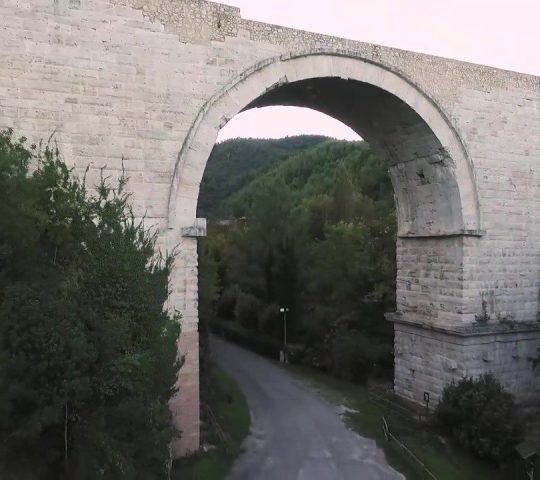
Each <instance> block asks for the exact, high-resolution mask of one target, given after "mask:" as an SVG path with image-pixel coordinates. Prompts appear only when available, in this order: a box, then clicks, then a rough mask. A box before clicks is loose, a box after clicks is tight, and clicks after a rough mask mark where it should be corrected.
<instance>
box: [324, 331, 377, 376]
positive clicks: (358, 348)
mask: <svg viewBox="0 0 540 480" xmlns="http://www.w3.org/2000/svg"><path fill="white" fill-rule="evenodd" d="M331 356H332V374H333V375H335V376H338V377H341V378H345V379H347V380H352V381H354V382H361V383H363V382H365V381H366V380H367V379H368V377H369V375H370V373H371V372H372V370H373V367H374V363H375V358H376V355H375V352H374V348H373V345H372V342H371V340H370V339H369V338H368V337H366V336H365V335H363V334H362V333H360V332H355V331H342V332H338V333H337V334H336V337H335V338H334V341H333V342H332V347H331Z"/></svg>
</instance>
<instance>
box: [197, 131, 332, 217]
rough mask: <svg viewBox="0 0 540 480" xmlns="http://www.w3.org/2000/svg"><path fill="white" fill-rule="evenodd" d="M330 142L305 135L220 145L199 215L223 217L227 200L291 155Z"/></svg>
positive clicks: (204, 182) (208, 173) (203, 186)
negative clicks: (224, 202) (222, 206)
mask: <svg viewBox="0 0 540 480" xmlns="http://www.w3.org/2000/svg"><path fill="white" fill-rule="evenodd" d="M327 140H328V138H327V137H323V136H316V135H302V136H297V137H287V138H281V139H277V140H274V139H270V140H262V139H252V138H249V139H245V138H238V139H233V140H227V141H225V142H223V143H218V144H217V145H216V146H215V147H214V149H213V151H212V154H211V155H210V158H209V159H208V164H207V165H206V171H205V173H204V177H203V180H202V183H201V192H200V196H199V205H198V209H197V210H198V213H197V214H198V215H199V216H201V217H208V218H216V217H218V216H220V215H221V214H222V212H221V205H222V203H223V200H224V199H225V198H227V197H228V196H230V195H231V194H232V193H234V192H236V191H238V190H240V189H241V188H242V187H244V186H245V185H247V184H248V183H249V182H250V181H251V180H252V179H254V178H255V177H256V176H258V175H260V174H261V173H263V172H265V171H267V170H268V169H269V168H271V167H272V166H274V165H276V164H278V163H280V162H281V161H283V160H284V159H285V158H287V157H288V156H289V155H291V154H293V153H297V152H299V151H303V150H305V149H307V148H310V147H313V146H315V145H317V144H320V143H322V142H325V141H327Z"/></svg>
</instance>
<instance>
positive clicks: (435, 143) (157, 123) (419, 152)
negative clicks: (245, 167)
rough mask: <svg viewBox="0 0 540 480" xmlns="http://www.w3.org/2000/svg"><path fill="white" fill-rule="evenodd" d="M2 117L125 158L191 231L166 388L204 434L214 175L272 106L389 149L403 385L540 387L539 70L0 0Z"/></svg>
mask: <svg viewBox="0 0 540 480" xmlns="http://www.w3.org/2000/svg"><path fill="white" fill-rule="evenodd" d="M0 46H1V48H0V127H6V126H9V127H13V128H14V129H15V131H16V132H17V133H18V134H19V133H20V134H24V135H26V136H27V137H28V138H30V139H32V140H33V141H37V140H39V139H42V138H47V137H49V136H50V135H51V132H53V131H54V132H56V139H57V141H58V142H59V144H60V146H61V150H62V152H63V154H64V155H65V157H66V159H67V160H69V161H72V162H74V165H75V167H76V169H78V170H79V169H80V170H83V169H84V168H85V167H86V166H87V165H88V164H90V165H91V166H92V169H91V170H90V172H89V175H88V180H89V182H93V181H97V178H98V175H99V168H100V167H102V166H106V167H107V169H108V170H109V172H110V173H111V174H112V175H113V176H114V175H117V174H119V172H120V171H121V165H122V157H123V158H124V165H125V168H126V170H127V172H128V175H129V177H130V182H129V188H130V190H131V191H132V192H133V202H134V208H135V212H136V214H137V215H139V216H141V217H142V216H143V215H145V216H146V219H147V220H146V221H147V223H150V224H151V225H153V226H155V227H156V228H157V229H158V231H159V235H160V237H159V238H160V247H163V248H168V249H172V248H173V247H174V246H175V245H179V246H180V252H181V255H180V257H179V258H178V260H177V263H176V266H175V269H174V272H173V274H172V278H171V289H172V293H171V296H170V299H169V304H170V305H169V306H170V307H171V308H177V309H179V310H180V311H181V312H182V313H183V326H182V335H181V338H180V340H179V347H180V351H181V352H182V353H183V354H185V355H186V364H185V365H184V367H183V369H182V372H181V375H180V378H179V383H180V394H179V396H178V398H175V399H173V400H172V401H171V409H172V411H173V414H174V417H175V421H176V423H177V424H178V426H179V427H180V428H181V429H182V431H183V437H182V440H181V441H179V442H178V444H177V445H175V450H176V453H177V454H179V453H181V452H185V451H189V450H194V449H196V448H197V447H198V446H199V389H198V385H199V377H198V375H199V371H198V369H199V366H198V333H197V251H196V245H197V239H196V237H197V235H199V234H201V233H202V232H204V222H203V221H202V220H197V218H196V207H197V198H198V194H199V185H200V182H201V178H202V175H203V173H204V169H205V164H206V161H207V159H208V156H209V154H210V151H211V150H212V147H213V145H214V142H215V139H216V136H217V134H218V131H219V129H220V128H221V127H222V126H223V125H225V124H226V123H227V121H228V120H229V119H231V118H232V117H233V116H234V115H235V114H237V113H238V112H240V111H242V110H244V109H247V108H252V107H259V106H263V105H298V106H304V107H310V108H314V109H316V110H319V111H322V112H324V113H327V114H329V115H331V116H333V117H334V118H336V119H338V120H341V121H342V122H344V123H345V124H347V125H349V126H350V127H351V128H353V129H354V130H355V131H357V132H358V133H359V134H360V135H361V136H362V137H363V138H365V139H366V140H367V141H368V142H369V143H370V144H371V145H372V147H373V148H374V149H376V150H377V151H378V152H379V154H380V155H381V156H382V157H383V158H385V159H386V160H387V162H388V168H389V170H390V173H391V177H392V181H393V185H394V189H395V197H396V204H397V210H398V222H399V225H398V227H399V238H398V240H397V260H398V273H397V312H396V313H395V314H392V315H389V316H388V318H389V319H390V320H391V321H393V322H394V325H395V391H396V392H397V393H398V394H399V395H402V396H404V397H407V398H410V399H413V400H415V401H418V402H423V398H424V392H428V393H429V394H430V397H431V402H432V404H433V403H434V402H436V401H437V398H438V396H439V395H440V393H441V391H442V388H443V387H444V385H445V384H446V383H447V382H450V381H451V380H453V379H457V378H460V377H463V376H464V375H477V374H480V373H482V372H486V371H493V372H495V373H496V375H497V376H498V377H499V378H500V379H501V380H502V382H503V383H504V384H505V385H506V386H507V387H508V388H509V389H510V390H511V391H513V392H514V393H515V394H516V395H517V396H518V398H519V399H520V401H521V402H522V403H523V404H524V405H527V404H531V402H534V401H536V399H537V398H538V397H537V394H538V393H539V381H538V378H537V373H536V372H535V370H534V368H533V364H532V358H533V357H535V356H536V347H537V345H538V341H539V339H540V331H539V328H538V326H539V325H540V324H539V323H538V321H539V319H540V305H539V295H540V291H539V280H540V271H539V270H540V257H539V254H540V184H539V181H540V79H539V78H537V77H533V76H528V75H523V74H519V73H514V72H508V71H503V70H498V69H494V68H489V67H484V66H479V65H472V64H468V63H463V62H458V61H454V60H448V59H444V58H437V57H433V56H429V55H422V54H418V53H413V52H407V51H402V50H397V49H393V48H385V47H380V46H377V45H370V44H365V43H360V42H355V41H351V40H345V39H341V38H334V37H328V36H324V35H318V34H314V33H308V32H303V31H297V30H293V29H289V28H282V27H277V26H274V25H267V24H264V23H258V22H254V21H248V20H244V19H242V18H241V16H240V13H239V10H238V9H236V8H232V7H228V6H224V5H219V4H216V3H210V2H206V1H204V0H0Z"/></svg>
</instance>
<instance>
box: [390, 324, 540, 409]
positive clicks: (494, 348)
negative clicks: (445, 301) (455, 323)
mask: <svg viewBox="0 0 540 480" xmlns="http://www.w3.org/2000/svg"><path fill="white" fill-rule="evenodd" d="M389 317H390V318H389V320H391V321H392V322H393V323H394V332H395V337H394V355H395V366H394V368H395V373H394V391H395V393H396V394H397V395H399V396H401V397H404V398H407V399H409V400H412V401H414V402H416V403H422V404H424V401H425V396H424V394H425V393H427V394H428V395H429V400H430V404H429V406H430V407H434V406H436V405H437V403H438V401H439V399H440V397H441V394H442V391H443V390H444V387H445V386H446V385H448V384H449V383H451V382H453V381H459V380H460V379H462V378H464V377H477V376H479V375H481V374H484V373H489V372H491V373H493V374H494V375H495V376H496V377H497V378H498V379H499V381H501V383H502V384H503V385H504V387H505V388H506V389H507V390H508V391H510V392H511V393H513V394H514V395H515V397H516V400H517V402H518V404H519V405H520V406H521V407H523V408H524V409H525V410H537V403H538V398H539V396H540V386H539V382H538V376H539V375H540V372H539V371H538V369H537V368H534V366H533V361H534V359H535V358H536V356H537V352H536V348H537V345H538V340H539V339H540V328H539V326H538V325H534V324H528V325H525V324H519V325H500V324H494V325H489V324H487V325H474V326H469V327H454V328H442V327H434V326H431V327H430V326H427V325H419V324H416V323H414V322H408V321H406V320H405V319H403V318H400V317H401V316H400V315H396V314H393V315H389Z"/></svg>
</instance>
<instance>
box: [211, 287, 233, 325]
mask: <svg viewBox="0 0 540 480" xmlns="http://www.w3.org/2000/svg"><path fill="white" fill-rule="evenodd" d="M237 298H238V287H237V286H236V285H234V286H232V287H227V288H226V289H225V290H223V293H222V294H221V296H220V297H219V300H218V301H217V305H216V313H217V315H218V317H221V318H234V309H235V307H236V299H237Z"/></svg>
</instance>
